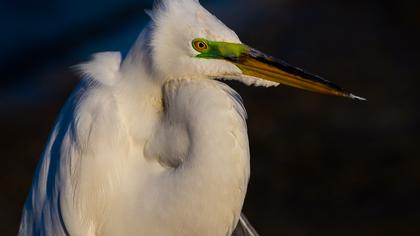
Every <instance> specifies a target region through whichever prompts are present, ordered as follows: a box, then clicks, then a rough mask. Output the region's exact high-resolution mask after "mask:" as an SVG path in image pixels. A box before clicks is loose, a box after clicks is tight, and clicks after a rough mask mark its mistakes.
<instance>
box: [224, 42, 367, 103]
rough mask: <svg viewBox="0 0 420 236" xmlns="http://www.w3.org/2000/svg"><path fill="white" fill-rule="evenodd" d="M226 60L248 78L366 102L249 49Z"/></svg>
mask: <svg viewBox="0 0 420 236" xmlns="http://www.w3.org/2000/svg"><path fill="white" fill-rule="evenodd" d="M225 59H226V60H229V61H231V62H232V63H234V64H235V65H236V66H237V67H239V68H240V69H241V70H242V72H243V73H244V74H245V75H248V76H253V77H257V78H261V79H264V80H269V81H273V82H276V83H280V84H284V85H288V86H291V87H295V88H300V89H304V90H309V91H312V92H318V93H323V94H328V95H334V96H340V97H347V98H351V99H355V100H363V101H364V100H366V99H365V98H362V97H358V96H355V95H353V94H351V93H350V92H347V91H346V90H344V89H343V88H341V87H340V86H338V85H336V84H334V83H332V82H330V81H328V80H326V79H323V78H321V77H319V76H317V75H314V74H311V73H308V72H306V71H304V70H302V69H300V68H297V67H294V66H291V65H289V64H288V63H286V62H284V61H282V60H279V59H276V58H273V57H271V56H268V55H266V54H264V53H262V52H260V51H258V50H255V49H252V48H248V50H245V52H242V53H241V54H240V56H237V57H228V58H225Z"/></svg>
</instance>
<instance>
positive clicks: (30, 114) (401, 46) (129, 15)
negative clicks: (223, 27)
mask: <svg viewBox="0 0 420 236" xmlns="http://www.w3.org/2000/svg"><path fill="white" fill-rule="evenodd" d="M202 3H203V5H205V6H206V7H207V8H208V9H209V10H210V11H211V12H213V13H214V14H216V15H217V16H218V17H219V18H220V19H221V20H223V21H224V22H225V23H226V24H227V25H228V26H230V27H231V28H233V29H234V30H235V31H236V32H237V33H238V35H239V36H240V37H241V39H242V41H243V42H246V43H247V44H249V45H252V46H254V47H256V48H258V49H260V50H262V51H265V52H268V53H270V54H272V55H275V56H277V57H280V58H283V59H284V60H286V61H289V62H290V63H292V64H295V65H298V66H300V67H303V68H305V69H307V70H309V71H312V72H314V73H317V74H320V75H322V76H324V77H326V78H328V79H330V80H333V81H335V82H337V83H338V84H340V85H343V86H344V87H346V88H348V89H350V90H351V91H353V92H355V93H356V94H358V95H362V96H366V97H367V98H369V102H354V101H350V100H346V99H341V98H335V97H328V96H323V95H318V94H312V93H308V92H303V91H298V90H295V89H290V88H284V87H279V88H270V89H265V88H249V87H246V86H244V85H241V84H239V83H229V84H230V85H231V86H233V87H234V88H235V89H236V90H238V91H239V93H240V94H241V95H242V96H243V99H244V101H245V105H246V108H247V110H248V113H249V120H248V125H249V136H250V145H251V153H252V178H251V182H250V185H249V192H248V196H247V199H246V202H245V206H244V211H245V212H246V214H247V215H248V216H249V218H250V220H251V221H252V222H253V224H254V225H255V227H256V228H257V229H258V231H259V232H260V233H261V234H262V235H296V236H298V235H302V236H303V235H324V236H325V235H420V203H419V201H420V159H419V158H420V151H419V148H420V135H419V133H420V130H419V123H418V120H419V118H420V109H419V107H418V106H419V102H420V100H419V96H418V92H417V91H418V88H419V86H420V82H419V81H420V78H419V66H420V63H419V53H420V50H419V42H420V37H419V33H420V32H419V31H420V3H419V2H418V1H408V0H399V1H391V0H386V1H380V0H368V1H350V0H344V1H338V0H336V1H329V0H319V1H312V0H261V1H252V0H228V1H210V0H208V1H205V0H203V1H202ZM151 6H152V2H151V1H141V0H89V1H88V0H73V1H65V0H40V1H29V0H6V1H5V0H3V1H0V122H1V123H0V129H1V136H0V144H1V148H0V158H1V166H0V186H1V188H0V189H1V195H0V234H1V235H15V234H16V232H17V229H18V223H19V218H20V213H21V208H22V205H23V202H24V200H25V197H26V194H27V192H28V189H29V187H30V184H31V178H32V175H33V172H34V170H35V165H36V162H37V160H38V158H39V155H40V153H41V152H42V149H43V146H44V145H45V142H46V140H47V137H48V133H49V131H50V129H51V127H52V125H53V122H54V120H55V118H56V116H57V114H58V112H59V109H60V107H61V106H62V105H63V103H64V101H65V99H66V97H67V96H68V95H69V93H70V92H71V90H72V88H74V86H75V84H77V82H78V78H77V77H76V76H75V75H74V74H72V72H71V71H70V70H68V69H67V68H68V67H69V66H71V65H74V64H77V63H78V62H80V61H84V60H86V59H88V58H89V55H90V54H92V53H94V52H98V51H110V50H118V51H122V52H127V50H128V49H129V47H130V45H131V44H132V43H133V42H134V41H135V39H136V37H137V35H138V33H139V32H140V31H141V29H142V27H143V26H144V24H145V22H146V21H147V20H148V19H147V18H146V15H145V14H144V13H143V9H144V8H150V7H151ZM197 210H198V211H199V209H197Z"/></svg>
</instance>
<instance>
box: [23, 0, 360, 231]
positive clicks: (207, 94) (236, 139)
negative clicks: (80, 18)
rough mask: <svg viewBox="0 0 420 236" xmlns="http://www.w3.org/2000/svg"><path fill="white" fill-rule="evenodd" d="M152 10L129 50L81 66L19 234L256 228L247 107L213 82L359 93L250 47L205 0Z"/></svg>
mask: <svg viewBox="0 0 420 236" xmlns="http://www.w3.org/2000/svg"><path fill="white" fill-rule="evenodd" d="M148 14H149V15H150V16H151V22H150V23H149V25H148V26H147V27H146V28H145V29H144V30H143V32H142V33H141V34H140V36H139V39H138V41H137V42H136V43H135V45H134V46H133V48H132V50H131V51H130V53H129V55H128V56H127V57H126V58H125V59H122V57H121V55H120V53H118V52H106V53H100V54H96V55H95V56H94V58H93V60H92V61H90V62H87V63H85V64H82V65H80V66H79V69H80V70H81V71H82V73H83V75H84V76H85V79H84V80H82V82H81V83H80V85H79V86H78V88H77V89H76V90H75V92H74V93H73V94H72V96H71V97H70V99H69V100H68V102H67V103H66V105H65V107H64V108H63V110H62V111H61V115H60V116H59V119H58V121H57V123H56V125H55V128H54V129H53V131H52V133H51V136H50V138H49V142H48V144H47V146H46V148H45V151H44V153H43V154H42V157H41V160H40V162H39V165H38V167H37V171H36V174H35V176H34V180H33V185H32V189H31V191H30V194H29V196H28V198H27V201H26V203H25V206H24V210H23V216H22V220H21V225H20V229H19V235H25V236H26V235H47V236H48V235H54V236H60V235H88V236H93V235H148V236H150V235H151V236H153V235H159V236H166V235H171V236H178V235H183V236H185V235H187V236H188V235H211V236H218V235H231V234H232V233H233V232H234V230H235V228H236V227H237V230H236V231H235V234H237V235H257V234H256V232H255V231H254V230H253V229H252V227H251V226H250V225H249V224H248V223H247V221H246V219H245V218H244V217H242V216H241V210H242V205H243V202H244V198H245V194H246V190H247V184H248V178H249V175H250V165H249V147H248V137H247V128H246V122H245V119H246V112H245V109H244V107H243V105H242V103H241V100H240V97H239V95H238V94H237V93H236V92H235V91H233V90H232V89H231V88H229V87H228V86H227V85H225V84H224V83H222V82H220V81H218V80H215V79H233V80H238V81H241V82H243V83H245V84H247V85H258V86H260V85H261V86H276V85H278V84H280V83H281V84H285V85H290V86H294V87H298V88H303V89H307V90H311V91H317V92H321V93H326V94H333V95H337V96H344V97H350V98H353V99H361V98H359V97H356V96H354V95H352V94H350V93H348V92H346V91H344V90H343V89H341V88H340V87H338V86H336V85H334V84H332V83H331V82H328V81H326V80H324V79H322V78H320V77H318V76H315V75H312V74H309V73H306V72H304V71H303V70H301V69H298V68H295V67H292V66H290V65H288V64H286V63H285V62H283V61H280V60H276V59H274V58H272V57H269V56H267V55H265V54H263V53H261V52H259V51H257V50H254V49H252V48H251V47H249V46H247V45H245V44H242V43H241V41H240V40H239V38H238V36H237V35H236V34H235V32H233V31H232V30H230V29H229V28H228V27H226V26H225V25H224V24H223V23H222V22H220V21H219V20H218V19H217V18H216V17H215V16H213V15H212V14H210V13H209V12H208V11H207V10H206V9H204V8H203V7H202V6H201V5H200V3H199V2H198V0H162V1H160V2H159V3H157V4H155V7H154V9H153V10H152V11H148ZM238 222H239V223H238Z"/></svg>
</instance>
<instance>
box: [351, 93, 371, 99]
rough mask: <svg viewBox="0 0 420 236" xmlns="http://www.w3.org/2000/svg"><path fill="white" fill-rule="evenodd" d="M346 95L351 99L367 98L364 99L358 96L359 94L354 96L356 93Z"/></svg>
mask: <svg viewBox="0 0 420 236" xmlns="http://www.w3.org/2000/svg"><path fill="white" fill-rule="evenodd" d="M348 97H349V98H351V99H353V100H358V101H367V99H366V98H363V97H359V96H356V95H354V94H351V93H350V94H349V95H348Z"/></svg>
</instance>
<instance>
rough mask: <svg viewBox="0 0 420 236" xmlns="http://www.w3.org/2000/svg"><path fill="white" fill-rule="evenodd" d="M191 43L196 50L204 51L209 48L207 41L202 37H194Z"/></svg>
mask: <svg viewBox="0 0 420 236" xmlns="http://www.w3.org/2000/svg"><path fill="white" fill-rule="evenodd" d="M192 45H193V47H194V49H195V50H197V51H198V52H204V51H206V50H207V49H208V48H209V46H208V45H207V43H206V42H205V41H204V40H202V39H195V40H194V41H193V43H192Z"/></svg>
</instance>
